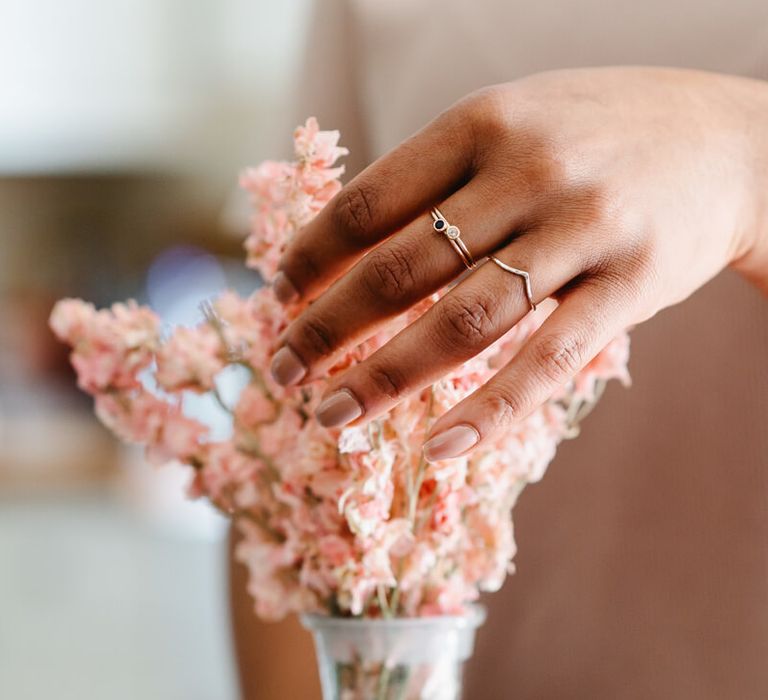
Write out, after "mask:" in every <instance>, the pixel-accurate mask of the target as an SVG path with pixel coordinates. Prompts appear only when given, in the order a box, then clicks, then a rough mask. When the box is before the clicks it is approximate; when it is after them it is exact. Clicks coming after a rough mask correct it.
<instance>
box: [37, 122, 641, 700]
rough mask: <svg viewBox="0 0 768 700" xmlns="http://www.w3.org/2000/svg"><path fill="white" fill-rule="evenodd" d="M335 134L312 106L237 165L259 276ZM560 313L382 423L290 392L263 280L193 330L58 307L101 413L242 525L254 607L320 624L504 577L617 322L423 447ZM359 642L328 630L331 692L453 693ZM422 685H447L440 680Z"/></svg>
mask: <svg viewBox="0 0 768 700" xmlns="http://www.w3.org/2000/svg"><path fill="white" fill-rule="evenodd" d="M338 138H339V134H338V132H335V131H320V130H319V127H318V124H317V122H316V120H314V119H309V120H307V122H306V124H305V125H304V126H302V127H299V128H298V129H297V130H296V132H295V134H294V146H295V161H293V162H274V161H267V162H264V163H262V164H261V165H259V166H258V167H256V168H253V169H249V170H247V171H246V172H245V173H244V174H243V176H242V179H241V184H242V186H243V187H244V188H245V189H246V190H247V191H248V192H249V193H250V196H251V200H252V205H253V220H252V232H251V234H250V235H249V237H248V239H247V241H246V244H245V247H246V250H247V264H248V265H249V266H251V267H253V268H255V269H257V270H258V271H259V272H260V273H261V274H262V276H263V277H264V278H265V279H271V278H272V276H273V275H274V273H275V271H276V266H277V262H278V260H279V258H280V255H281V253H282V251H283V249H284V248H285V246H286V244H287V242H288V241H290V240H291V237H292V236H294V235H295V234H296V232H297V231H298V230H299V229H300V228H301V227H302V226H303V225H305V224H306V223H307V222H308V221H309V220H310V219H312V217H314V216H315V215H316V214H317V212H318V211H320V210H321V209H322V208H323V207H324V206H325V205H326V203H327V202H328V201H329V200H330V199H331V198H332V197H333V196H334V194H336V192H337V191H338V190H339V189H340V187H341V185H340V182H339V177H340V176H341V174H342V173H343V166H341V167H340V166H337V165H336V162H337V160H338V158H339V157H341V156H343V155H344V154H345V153H346V152H347V151H346V149H343V148H340V147H339V146H338V145H337V144H338ZM438 298H439V295H434V296H433V297H432V298H430V299H428V300H426V301H424V302H423V303H421V304H420V305H419V306H418V307H417V308H416V309H414V310H412V311H410V312H408V313H406V314H404V315H403V316H402V317H401V318H399V319H398V320H397V321H396V322H394V323H392V324H391V325H389V326H388V327H387V328H386V329H385V330H383V331H381V332H379V333H377V334H376V335H375V336H373V337H371V338H369V339H368V340H367V341H365V342H364V343H362V344H361V345H359V346H357V347H355V348H354V349H352V350H350V351H349V352H348V353H347V355H346V356H345V357H343V358H342V359H341V360H340V361H339V362H338V364H337V365H336V367H335V368H334V369H332V370H331V371H330V374H333V373H334V372H336V371H339V370H341V369H344V368H346V367H348V366H349V365H350V364H351V363H355V362H359V361H360V360H362V359H363V358H365V357H367V356H368V355H370V354H371V353H372V352H374V351H375V350H376V349H377V348H379V347H380V346H381V345H383V344H384V343H386V342H387V341H388V340H389V339H390V338H391V337H393V336H394V335H395V334H396V333H397V332H398V331H399V330H401V329H402V328H403V327H404V326H405V325H407V324H409V323H411V322H412V321H413V320H414V319H415V318H416V317H417V316H418V315H419V314H421V313H423V312H424V311H425V310H426V309H427V308H428V307H429V306H430V305H432V304H434V303H435V301H436V300H437V299H438ZM555 307H556V302H555V301H553V300H549V301H547V302H545V303H542V304H541V305H540V306H539V308H538V310H536V311H534V312H531V313H529V314H528V315H527V316H526V317H525V318H524V319H523V320H522V321H521V322H520V323H519V324H518V325H517V326H516V327H514V328H513V329H512V330H510V331H509V332H508V333H507V334H506V335H504V336H503V337H502V338H500V339H499V340H498V341H497V342H496V343H494V344H493V346H491V347H490V348H488V349H487V350H486V351H485V352H483V353H482V354H481V355H479V356H477V357H476V358H475V359H473V360H471V361H469V362H467V363H465V364H464V365H463V366H462V367H460V368H458V369H457V370H456V371H455V372H453V373H452V374H450V375H449V376H446V377H444V378H443V379H441V380H440V381H438V382H437V383H435V384H434V385H433V386H431V387H430V388H428V389H426V390H424V391H422V392H421V393H419V394H416V395H414V396H411V397H409V398H407V399H405V400H404V401H402V402H401V403H400V404H399V405H398V406H397V407H395V408H394V409H392V411H390V412H389V413H388V414H387V415H385V416H384V417H382V418H379V419H377V420H374V421H371V422H370V423H368V424H367V425H361V426H354V427H348V428H346V429H343V430H326V429H324V428H322V427H320V426H319V425H318V423H317V422H316V421H315V420H314V419H313V412H314V410H315V408H316V405H317V404H318V403H319V398H320V396H321V395H322V393H323V389H324V386H325V384H326V380H324V379H319V380H317V381H314V382H313V383H310V384H308V385H306V386H304V387H301V388H293V389H291V388H288V389H285V388H283V387H281V386H279V385H278V384H277V383H275V382H274V381H273V380H272V378H271V376H270V374H269V372H268V370H267V368H268V366H269V360H270V356H271V352H272V351H273V350H274V347H275V344H276V341H277V339H278V337H279V335H280V333H281V332H282V331H283V329H284V328H285V327H286V326H287V324H288V323H289V322H290V321H291V320H292V319H293V318H295V317H296V316H297V315H298V314H299V313H300V312H301V311H302V307H301V305H293V306H291V307H288V308H286V307H283V306H282V305H281V304H279V303H278V302H277V301H276V299H275V297H274V295H273V292H272V290H271V289H270V288H269V287H268V286H265V287H262V288H260V289H258V290H257V291H255V292H254V293H253V294H252V295H251V296H250V297H248V298H241V297H239V296H237V295H235V294H234V293H231V292H225V293H223V294H222V295H221V296H219V297H218V298H217V299H215V300H211V301H209V302H206V303H205V304H204V307H203V314H202V317H201V321H200V323H199V325H197V326H195V327H193V328H184V327H180V328H175V329H170V330H166V329H163V328H162V326H161V322H160V320H159V318H158V317H157V316H156V315H155V314H154V313H153V312H152V311H151V310H150V309H149V308H146V307H142V306H138V305H137V304H136V303H134V302H128V303H127V304H115V305H114V306H112V308H111V309H109V310H96V309H95V308H94V307H93V306H92V305H90V304H87V303H85V302H82V301H79V300H73V299H65V300H62V301H60V302H59V303H58V304H57V305H56V307H55V308H54V310H53V313H52V315H51V327H52V328H53V330H54V332H55V333H56V335H57V336H58V337H59V338H60V339H61V340H63V341H64V342H66V343H68V344H69V345H71V346H72V356H71V358H72V363H73V365H74V367H75V369H76V371H77V375H78V383H79V386H80V388H81V389H83V390H84V391H86V392H88V393H89V394H91V395H93V397H94V399H95V409H96V414H97V415H98V417H99V418H100V419H101V420H102V421H103V422H104V423H105V424H106V425H107V426H108V427H109V428H110V429H111V430H112V431H114V432H115V433H116V434H117V435H118V436H119V437H120V438H122V439H123V440H126V441H129V442H133V443H139V444H141V445H144V446H145V448H146V454H147V457H148V459H149V460H151V461H152V462H154V463H157V464H161V463H164V462H168V461H170V460H175V461H177V462H180V463H182V464H184V465H187V467H188V468H189V471H190V475H191V483H190V492H191V494H192V495H193V496H196V497H205V498H207V499H208V500H209V501H210V502H211V503H212V504H213V505H214V506H215V507H216V508H218V509H219V510H221V511H222V512H224V513H225V514H227V515H228V516H230V517H231V518H232V519H233V521H234V524H235V527H236V528H237V530H238V532H239V533H240V537H241V539H240V542H239V544H238V546H237V549H236V556H237V559H238V560H239V561H240V562H242V563H243V564H244V565H245V566H246V567H247V568H248V571H249V583H248V590H249V593H250V595H251V596H252V597H253V601H254V605H255V610H256V614H257V615H259V616H260V617H262V618H266V619H277V618H281V617H283V616H284V615H286V614H287V613H291V612H299V613H305V614H310V615H309V617H307V618H306V619H307V620H309V622H308V624H309V626H314V628H315V631H316V635H317V624H319V623H318V620H319V621H321V622H322V620H323V619H325V618H322V617H317V615H323V616H331V617H332V618H333V619H335V620H338V619H339V618H363V619H364V620H370V621H372V622H373V623H375V622H377V621H384V622H395V623H397V622H400V621H399V620H395V618H409V619H412V618H425V619H433V618H434V617H435V616H438V618H437V619H438V620H443V621H445V620H449V619H457V620H462V619H466V618H467V616H470V617H471V615H472V614H474V615H475V617H477V609H476V608H473V606H472V601H475V600H476V599H477V597H478V595H479V593H480V592H481V591H495V590H497V589H498V588H499V587H500V586H501V584H502V582H503V581H504V578H505V576H506V575H507V573H509V572H510V571H512V558H513V555H514V553H515V543H514V538H513V529H512V520H511V510H512V507H513V506H514V504H515V501H516V499H517V497H518V495H519V494H520V492H521V490H522V489H523V487H524V486H525V485H526V484H527V483H530V482H534V481H537V480H538V479H540V478H541V477H542V475H543V474H544V471H545V470H546V467H547V465H548V464H549V462H550V461H551V460H552V458H553V457H554V455H555V450H556V448H557V446H558V444H559V443H560V441H561V440H563V439H565V438H569V437H572V436H574V435H575V434H576V432H577V426H578V423H579V420H580V419H581V418H582V417H583V416H584V414H585V413H586V412H587V411H588V410H589V408H590V407H591V406H592V405H593V404H594V402H595V401H596V400H597V398H598V396H599V394H600V392H601V390H602V387H603V386H604V384H605V382H607V381H608V380H610V379H614V378H616V379H619V380H621V381H622V382H624V383H627V382H628V381H629V377H628V374H627V369H626V363H627V359H628V353H629V340H628V336H627V335H626V334H622V335H621V336H619V337H617V338H616V339H615V340H614V341H613V342H612V343H611V344H610V345H609V346H608V347H607V348H605V350H603V351H602V352H601V353H600V354H599V355H598V356H597V357H595V358H594V359H593V360H592V361H591V362H590V363H589V365H587V366H586V367H585V368H584V369H583V370H582V371H581V372H579V373H578V375H577V376H576V377H574V378H573V380H572V381H571V382H569V383H568V384H567V385H566V386H564V387H562V389H561V390H560V391H559V392H558V393H557V394H556V395H554V396H552V397H551V398H550V400H549V401H547V403H545V404H544V405H543V406H541V407H540V408H539V409H537V410H536V411H535V412H534V413H532V414H531V415H529V416H528V417H527V418H525V419H523V420H521V421H520V422H519V423H517V425H516V426H515V428H514V429H513V430H511V431H510V432H508V433H507V434H505V435H503V436H502V437H500V438H499V439H498V440H497V441H496V442H495V443H493V444H484V445H483V446H482V447H481V448H480V449H478V450H477V451H475V452H474V453H473V454H471V455H469V456H467V457H463V458H459V459H453V460H449V461H444V462H437V463H429V462H426V461H425V459H424V457H423V456H422V450H421V446H422V444H423V442H424V439H425V436H426V435H427V432H428V430H429V428H430V425H431V423H432V422H433V421H434V420H435V418H436V417H438V416H440V415H441V414H442V413H443V412H445V411H446V410H447V409H449V408H450V407H451V406H453V405H454V404H455V403H457V402H458V401H460V400H461V399H462V398H464V397H465V396H467V395H468V394H469V393H471V392H472V391H474V390H475V389H477V388H478V387H480V386H481V385H482V384H483V383H485V382H486V381H487V380H488V379H489V378H490V377H491V376H492V375H493V373H494V371H495V369H496V368H497V367H499V366H501V365H503V364H504V363H506V362H507V361H508V360H509V359H510V358H511V357H512V356H513V355H514V354H515V353H516V352H517V351H518V350H519V349H520V347H521V346H522V344H523V343H525V341H526V339H527V338H528V337H529V336H530V335H531V334H532V333H533V332H534V331H535V330H536V329H537V328H538V327H539V326H540V325H541V324H542V322H543V321H544V320H545V319H546V317H547V316H548V315H549V314H550V313H551V312H552V310H553V308H555ZM230 365H238V366H240V367H243V368H245V369H246V370H247V376H248V383H247V385H246V386H245V387H244V388H243V390H242V392H241V393H240V396H239V398H238V399H237V401H235V402H233V403H228V402H227V401H225V399H224V398H223V397H222V395H221V393H220V391H219V387H218V382H219V375H220V373H221V372H222V371H223V370H224V369H225V368H227V367H228V366H230ZM188 393H195V394H203V393H208V394H210V395H212V396H213V397H214V398H215V399H216V401H217V402H218V404H219V405H220V407H221V409H222V410H223V411H226V413H227V414H229V416H231V435H230V436H229V437H228V438H227V439H225V440H215V439H213V438H212V436H211V431H210V428H209V427H208V426H206V425H204V424H203V423H201V422H199V421H198V420H195V419H193V418H191V417H188V416H187V415H185V412H184V397H185V395H186V394H188ZM473 610H474V613H473ZM313 620H314V622H312V621H313ZM352 622H356V623H359V622H360V621H359V620H352ZM390 629H391V626H390ZM416 636H418V633H417V632H412V633H411V639H412V640H413V639H415V638H416ZM365 639H366V641H365V643H364V644H363V647H362V648H357V649H355V650H353V651H350V650H349V645H347V647H345V650H342V651H341V652H339V654H341V655H339V654H336V655H335V656H334V653H335V652H334V649H332V648H331V647H333V646H334V644H335V643H334V644H331V643H330V642H328V643H327V644H326V647H325V648H324V653H325V652H327V653H329V654H331V656H332V657H333V665H332V670H330V671H328V672H327V673H325V674H324V679H323V682H324V687H325V689H326V692H327V693H328V694H329V696H331V694H332V693H333V694H335V695H334V696H337V697H349V698H356V697H360V698H366V697H381V698H385V697H393V698H394V697H403V698H406V697H407V698H410V697H450V694H449V691H448V690H445V688H446V687H447V686H446V683H443V684H442V686H441V685H440V683H435V681H434V677H433V678H432V680H431V681H430V673H429V664H427V663H426V662H424V668H422V669H421V670H420V671H419V670H415V669H414V667H413V664H411V665H410V666H409V665H408V664H409V660H408V659H401V660H400V662H394V661H393V657H392V655H391V653H388V652H387V653H385V652H382V655H380V657H379V658H374V659H372V658H370V655H369V658H365V649H368V651H371V650H372V649H373V648H374V647H376V646H377V644H376V643H375V642H376V640H375V639H374V638H372V637H370V635H369V636H367V637H365ZM326 642H327V639H326ZM443 642H445V637H443ZM318 644H319V645H320V641H318ZM329 645H330V646H329ZM335 646H337V647H338V646H339V645H338V644H336V645H335ZM342 646H343V645H342ZM406 646H407V645H406ZM337 651H338V650H337ZM411 656H413V653H411ZM411 660H412V659H411ZM425 669H426V670H425ZM432 676H434V674H432ZM430 682H431V683H432V686H431V687H432V688H433V690H434V689H435V688H437V689H438V690H436V691H435V692H433V693H432V694H430V691H429V690H428V689H427V690H425V688H428V687H429V683H430ZM329 684H331V685H329ZM448 685H450V683H449V684H448ZM455 685H456V684H455V683H454V686H455ZM331 686H332V687H333V688H334V690H332V691H331V690H329V688H331ZM440 688H442V690H440ZM443 691H445V692H443ZM344 692H346V693H347V694H346V695H344V694H343V693H344ZM440 693H443V694H440Z"/></svg>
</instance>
